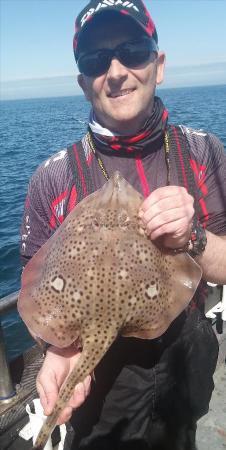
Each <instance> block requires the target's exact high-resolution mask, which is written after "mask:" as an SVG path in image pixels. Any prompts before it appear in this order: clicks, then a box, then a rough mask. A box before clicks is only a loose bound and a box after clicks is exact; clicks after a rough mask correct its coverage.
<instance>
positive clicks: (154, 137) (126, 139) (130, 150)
mask: <svg viewBox="0 0 226 450" xmlns="http://www.w3.org/2000/svg"><path fill="white" fill-rule="evenodd" d="M167 121H168V112H167V110H166V109H165V107H164V105H163V103H162V100H161V99H160V98H159V97H155V101H154V108H153V112H152V115H151V117H150V119H148V120H147V121H146V123H145V125H144V127H143V128H142V129H141V130H140V131H139V133H138V134H136V135H134V136H112V137H111V136H103V135H101V134H97V133H93V131H92V130H91V128H90V127H89V132H90V134H91V136H92V140H93V142H94V145H95V147H97V149H98V150H100V151H102V152H103V153H108V154H110V153H111V154H112V152H114V153H115V154H116V153H117V152H120V155H122V154H127V156H128V154H134V153H137V152H138V153H141V152H144V151H145V150H147V147H149V146H150V144H152V143H154V142H156V141H158V140H159V139H160V138H163V136H164V132H165V129H166V126H167ZM131 156H132V155H131Z"/></svg>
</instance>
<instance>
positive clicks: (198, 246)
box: [189, 221, 207, 256]
mask: <svg viewBox="0 0 226 450" xmlns="http://www.w3.org/2000/svg"><path fill="white" fill-rule="evenodd" d="M191 244H192V248H191V249H190V251H189V253H190V255H191V256H198V255H201V253H202V252H204V250H205V248H206V244H207V238H206V232H205V230H204V228H203V226H202V225H201V224H200V223H199V222H198V221H197V222H196V223H195V224H194V228H193V229H192V235H191Z"/></svg>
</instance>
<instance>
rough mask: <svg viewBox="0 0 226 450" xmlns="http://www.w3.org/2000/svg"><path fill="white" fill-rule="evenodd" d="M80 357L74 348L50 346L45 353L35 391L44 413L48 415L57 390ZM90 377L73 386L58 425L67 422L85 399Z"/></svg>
mask: <svg viewBox="0 0 226 450" xmlns="http://www.w3.org/2000/svg"><path fill="white" fill-rule="evenodd" d="M79 357H80V352H78V351H77V350H75V348H73V347H70V348H67V349H57V348H55V347H52V346H51V347H50V348H49V349H48V351H47V353H46V357H45V360H44V363H43V365H42V368H41V369H40V372H39V374H38V376H37V391H38V393H39V396H40V401H41V404H42V406H43V408H44V414H45V415H47V416H48V415H50V414H51V412H52V410H53V407H54V405H55V403H56V401H57V398H58V394H59V390H60V387H61V385H62V384H63V382H64V381H65V379H66V378H67V376H68V375H69V374H70V372H71V371H72V369H73V368H74V367H75V366H76V363H77V361H78V359H79ZM90 384H91V377H90V376H88V377H86V379H85V380H84V381H83V383H79V384H78V385H77V386H75V389H74V393H73V395H72V397H71V399H70V401H69V402H68V405H67V406H66V407H65V408H64V410H63V411H62V413H61V415H60V416H59V419H58V422H57V423H58V425H61V424H62V423H65V422H67V421H68V420H69V419H70V417H71V415H72V412H73V409H75V408H78V407H79V406H81V405H82V403H83V402H84V401H85V399H86V397H87V395H88V394H89V391H90Z"/></svg>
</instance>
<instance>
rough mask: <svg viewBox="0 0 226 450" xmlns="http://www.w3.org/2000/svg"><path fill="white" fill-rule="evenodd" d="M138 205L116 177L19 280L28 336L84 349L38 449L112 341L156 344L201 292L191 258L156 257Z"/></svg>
mask: <svg viewBox="0 0 226 450" xmlns="http://www.w3.org/2000/svg"><path fill="white" fill-rule="evenodd" d="M142 201H143V198H142V196H141V195H140V194H139V193H138V192H137V191H136V190H135V189H134V188H133V187H132V186H131V185H130V184H129V183H128V182H127V181H126V180H125V179H124V178H123V177H122V176H121V175H120V173H119V172H115V173H114V175H113V176H112V177H111V178H110V180H109V181H108V182H107V183H106V184H105V185H104V186H103V187H102V188H101V189H99V190H98V191H96V192H95V193H93V194H91V195H90V196H88V197H86V198H85V199H84V200H82V201H81V202H80V203H79V204H78V205H77V206H76V207H75V208H74V210H73V211H72V212H71V213H70V214H69V215H68V217H67V218H66V219H65V221H64V222H63V224H62V225H61V226H60V227H59V228H58V230H57V231H56V232H55V234H54V235H53V236H52V237H51V238H50V239H49V240H48V241H47V242H46V243H45V244H44V245H43V246H42V247H41V249H40V250H39V251H38V252H37V253H36V254H35V255H34V256H33V258H32V259H31V261H30V262H29V263H28V264H27V266H26V268H25V270H24V272H23V275H22V288H21V292H20V296H19V302H18V310H19V313H20V315H21V317H22V319H23V320H24V322H25V323H26V325H27V326H28V328H29V330H31V332H32V334H33V335H35V336H37V337H38V338H39V339H42V340H44V341H46V342H48V343H50V344H52V345H55V346H57V347H60V348H64V347H67V346H69V345H71V344H72V343H73V342H75V341H76V342H79V343H80V345H81V348H82V351H81V356H80V358H79V360H78V363H77V365H76V367H75V368H74V369H73V371H72V372H71V374H70V375H69V377H68V379H67V380H66V382H65V384H64V386H63V387H62V389H61V391H60V395H59V399H58V401H57V403H56V406H55V408H54V411H53V413H52V414H51V416H49V417H48V418H47V419H46V422H45V423H44V425H43V427H42V429H41V431H40V433H39V435H38V438H37V441H36V443H35V447H34V448H36V449H42V448H43V447H44V445H45V443H46V442H47V439H48V436H49V435H50V433H51V432H52V430H53V428H54V427H55V424H56V422H57V418H58V416H59V414H60V412H61V411H62V409H63V408H64V407H65V405H66V404H67V402H68V400H69V399H70V397H71V395H72V393H73V390H74V387H75V385H76V384H77V383H79V382H80V381H83V380H84V378H85V377H86V376H87V375H88V374H90V373H92V371H93V370H94V369H95V367H96V365H97V364H98V363H99V361H100V360H101V359H102V357H103V355H104V354H105V352H106V351H107V350H108V348H109V347H110V345H111V344H112V342H113V341H114V340H115V339H116V337H117V335H119V334H121V335H123V336H126V337H130V336H134V337H137V338H141V339H155V338H157V337H159V336H161V335H162V334H163V333H164V332H165V331H166V330H167V328H168V327H169V325H170V324H171V322H172V321H173V320H174V319H175V318H176V317H177V316H178V315H179V314H180V313H181V312H182V311H183V309H184V308H185V307H186V306H187V305H188V303H189V301H190V300H191V298H192V297H193V295H194V292H195V290H196V288H197V286H198V284H199V281H200V278H201V270H200V268H199V266H198V265H197V264H196V263H195V262H194V261H193V260H192V258H190V257H189V256H188V255H187V254H180V255H179V254H178V255H172V254H170V253H169V252H168V253H167V252H165V251H162V250H160V249H159V248H158V247H157V246H155V245H154V244H153V242H151V240H150V239H149V238H148V237H147V236H146V234H145V233H144V230H143V229H141V228H140V223H139V220H138V211H139V208H140V205H141V203H142Z"/></svg>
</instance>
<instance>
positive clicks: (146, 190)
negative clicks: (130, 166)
mask: <svg viewBox="0 0 226 450" xmlns="http://www.w3.org/2000/svg"><path fill="white" fill-rule="evenodd" d="M136 169H137V173H138V175H139V178H140V183H141V187H142V191H143V194H144V197H145V198H146V197H147V196H148V195H149V194H150V188H149V184H148V182H147V178H146V175H145V172H144V167H143V164H142V161H141V158H140V157H139V156H136Z"/></svg>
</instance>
